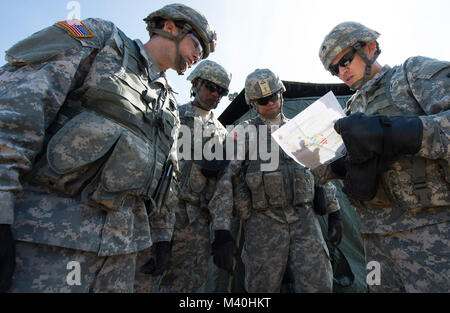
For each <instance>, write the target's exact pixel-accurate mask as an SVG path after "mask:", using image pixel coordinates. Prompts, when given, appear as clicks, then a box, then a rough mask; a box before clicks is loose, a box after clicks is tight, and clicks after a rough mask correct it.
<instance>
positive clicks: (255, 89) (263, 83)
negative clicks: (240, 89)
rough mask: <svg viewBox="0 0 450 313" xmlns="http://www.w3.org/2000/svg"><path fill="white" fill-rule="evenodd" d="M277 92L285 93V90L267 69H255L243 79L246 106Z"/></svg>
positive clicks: (275, 76)
mask: <svg viewBox="0 0 450 313" xmlns="http://www.w3.org/2000/svg"><path fill="white" fill-rule="evenodd" d="M278 90H281V91H282V92H285V91H286V88H285V87H284V85H283V82H282V81H281V79H280V78H279V77H278V76H277V75H276V74H275V73H273V72H272V71H271V70H269V69H256V70H255V71H254V72H252V73H250V74H249V75H248V76H247V78H246V79H245V100H246V101H247V103H248V104H250V102H252V101H253V100H256V99H260V98H264V97H267V96H270V95H271V94H273V93H275V92H277V91H278Z"/></svg>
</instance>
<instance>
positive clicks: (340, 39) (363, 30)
mask: <svg viewBox="0 0 450 313" xmlns="http://www.w3.org/2000/svg"><path fill="white" fill-rule="evenodd" d="M379 36H380V34H379V33H378V32H376V31H374V30H373V29H370V28H368V27H366V26H364V25H362V24H360V23H357V22H344V23H341V24H339V25H337V26H336V27H334V28H333V29H332V30H331V32H330V33H329V34H328V35H327V36H326V37H325V39H324V41H323V42H322V45H321V46H320V51H319V58H320V60H321V61H322V64H323V66H324V67H325V69H326V70H327V71H328V70H329V68H330V65H331V63H332V62H333V60H334V59H335V58H336V57H337V56H338V55H339V54H340V53H341V52H342V51H344V50H345V49H347V48H348V47H350V46H351V47H354V48H355V50H356V51H357V52H358V54H359V55H360V56H361V57H362V59H363V60H364V61H365V62H366V71H365V74H364V78H363V79H361V80H362V81H363V83H365V82H366V81H367V80H368V77H369V75H370V71H371V66H372V64H373V63H374V62H375V60H376V59H377V57H378V56H379V55H380V53H381V50H380V48H379V46H378V42H377V51H376V52H375V54H374V56H373V58H372V59H369V58H368V57H367V55H366V53H365V52H364V51H363V49H362V47H363V44H366V43H369V42H372V41H376V40H377V39H378V37H379ZM361 80H359V81H358V82H356V83H355V84H354V85H353V86H356V85H358V84H359V83H360V82H361ZM353 86H352V87H353Z"/></svg>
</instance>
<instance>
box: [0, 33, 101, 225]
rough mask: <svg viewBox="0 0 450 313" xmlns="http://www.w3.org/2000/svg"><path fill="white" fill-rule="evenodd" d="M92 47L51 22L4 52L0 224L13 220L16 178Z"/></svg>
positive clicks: (0, 80)
mask: <svg viewBox="0 0 450 313" xmlns="http://www.w3.org/2000/svg"><path fill="white" fill-rule="evenodd" d="M46 47H47V49H46ZM93 49H94V48H93V47H88V46H83V45H82V44H81V42H79V41H77V40H74V39H73V38H71V37H70V35H67V34H66V33H65V32H64V30H61V29H59V28H57V27H56V26H52V27H49V28H47V29H44V30H42V31H40V32H38V33H36V34H34V35H33V36H31V37H29V38H28V39H25V40H23V41H21V42H19V43H18V44H16V45H15V46H13V47H12V48H11V49H10V50H8V51H7V52H6V60H7V61H8V64H6V65H5V66H3V67H1V68H0V107H1V110H0V201H1V203H2V205H1V206H0V224H12V223H13V222H14V210H13V209H14V200H15V196H14V195H15V194H16V193H17V192H19V191H21V189H22V185H21V182H20V177H21V176H22V175H23V174H25V173H26V172H27V171H29V170H30V169H31V167H32V162H33V160H34V158H35V157H36V155H37V154H38V153H39V152H40V151H41V149H42V145H43V141H44V135H45V130H46V128H47V127H48V126H49V125H50V124H51V123H52V122H53V120H54V119H55V117H56V114H57V113H58V111H59V109H60V107H61V105H62V104H63V103H64V101H65V99H66V97H67V94H68V93H69V92H70V91H71V90H72V89H73V88H74V86H76V85H77V84H78V82H76V79H75V76H76V73H77V69H78V68H79V66H80V64H81V63H82V62H83V60H84V59H86V58H87V57H88V56H89V55H90V54H91V53H92V51H93ZM33 52H35V53H33Z"/></svg>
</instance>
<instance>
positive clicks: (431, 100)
mask: <svg viewBox="0 0 450 313" xmlns="http://www.w3.org/2000/svg"><path fill="white" fill-rule="evenodd" d="M354 25H355V23H353V22H348V23H342V24H340V25H338V26H337V27H336V28H335V31H336V33H339V32H340V31H341V32H342V34H349V33H351V31H350V30H351V29H352V27H355V26H354ZM356 27H358V26H356ZM378 35H379V34H377V36H376V37H378ZM329 38H331V39H330V42H329V43H327V41H324V45H323V46H325V45H330V46H333V45H337V44H338V43H337V40H338V39H336V38H335V37H333V35H331V36H330V37H329ZM341 39H342V38H341ZM347 46H348V45H346V46H345V47H344V46H342V47H340V49H341V50H339V49H337V50H334V52H335V53H336V52H337V53H339V52H338V51H343V49H345V48H346V47H347ZM331 58H332V57H331ZM331 58H330V59H331ZM449 91H450V62H445V61H438V60H435V59H430V58H426V57H412V58H409V59H407V60H406V61H405V62H404V63H403V64H402V65H401V66H395V67H393V68H391V67H389V66H384V67H383V68H382V69H381V71H380V72H378V73H377V74H376V75H375V76H374V77H373V78H372V79H371V80H370V81H368V82H367V83H365V84H364V85H363V86H362V87H361V88H360V89H359V90H357V92H356V93H355V94H354V95H353V97H352V98H351V99H350V100H349V102H348V103H347V111H348V112H349V113H356V112H362V113H365V114H368V115H375V114H380V115H387V116H391V115H417V116H419V117H420V119H421V121H422V123H423V139H422V146H421V149H420V151H419V152H418V153H417V154H416V155H414V156H406V155H399V156H398V157H397V158H396V159H395V160H394V161H393V162H392V163H391V164H390V165H389V168H388V170H387V171H386V172H384V173H383V174H382V176H381V183H380V186H379V192H378V193H377V196H376V197H375V199H374V200H372V201H371V202H364V203H362V202H358V203H355V205H356V206H357V208H358V209H357V211H358V213H359V215H360V218H361V233H362V235H363V238H364V239H365V251H366V261H367V262H370V261H377V262H379V263H380V265H381V285H379V286H377V285H374V286H369V289H370V291H371V292H379V291H381V292H448V291H449V290H450V280H449V277H450V264H449V261H448V260H449V257H450V248H449V247H450V229H449V225H448V221H449V219H450V214H449V206H450V168H449V160H450V151H449V146H450V111H449V108H450V92H449ZM421 167H422V170H417V168H419V169H420V168H421ZM329 173H330V172H329V168H328V169H327V170H324V171H323V172H322V173H320V174H319V176H322V178H323V177H325V176H327V175H328V174H329ZM423 187H424V188H423Z"/></svg>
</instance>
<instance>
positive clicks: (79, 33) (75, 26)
mask: <svg viewBox="0 0 450 313" xmlns="http://www.w3.org/2000/svg"><path fill="white" fill-rule="evenodd" d="M58 24H59V25H61V26H64V27H65V28H66V29H68V30H69V31H70V33H71V34H72V35H73V36H75V37H77V38H89V37H94V33H93V32H92V31H91V30H90V29H89V27H87V26H86V24H84V23H83V22H82V21H80V20H67V21H61V22H58Z"/></svg>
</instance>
